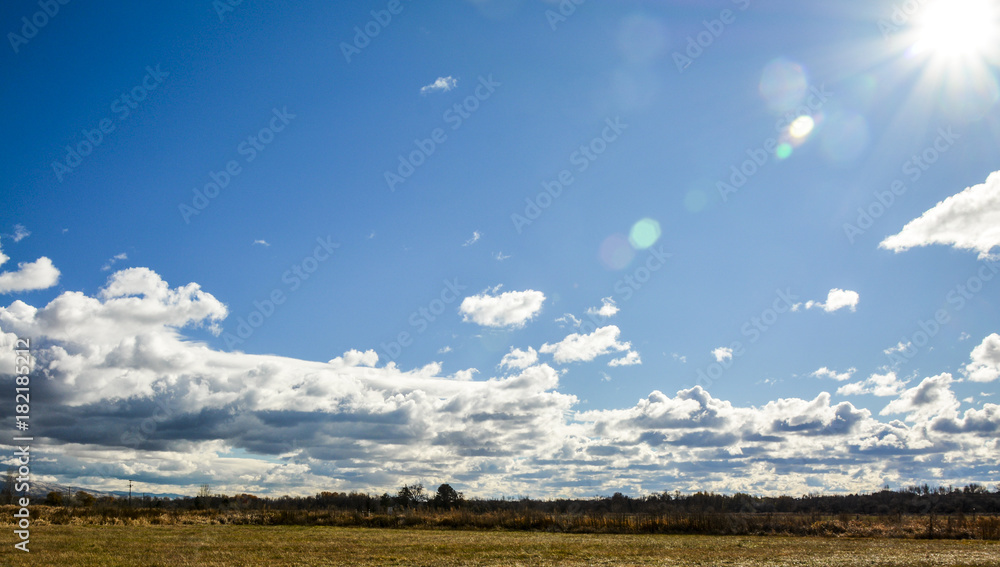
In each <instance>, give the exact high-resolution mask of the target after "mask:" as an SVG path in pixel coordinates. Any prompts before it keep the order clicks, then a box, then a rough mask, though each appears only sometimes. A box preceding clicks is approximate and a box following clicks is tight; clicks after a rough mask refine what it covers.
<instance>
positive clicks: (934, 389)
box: [879, 372, 959, 422]
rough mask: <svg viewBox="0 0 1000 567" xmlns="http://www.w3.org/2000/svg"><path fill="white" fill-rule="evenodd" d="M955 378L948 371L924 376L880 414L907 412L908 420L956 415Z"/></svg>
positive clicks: (924, 419)
mask: <svg viewBox="0 0 1000 567" xmlns="http://www.w3.org/2000/svg"><path fill="white" fill-rule="evenodd" d="M952 382H954V380H953V379H952V377H951V374H948V373H947V372H946V373H944V374H939V375H937V376H932V377H930V378H924V380H923V381H922V382H920V384H919V385H917V386H916V387H914V388H910V389H909V390H906V391H905V392H903V393H902V394H901V395H900V396H899V398H898V399H895V400H893V401H891V402H889V405H887V406H885V407H884V408H882V411H881V412H879V413H880V415H891V414H897V413H905V414H907V416H906V420H907V421H914V422H916V421H926V420H929V419H930V418H931V417H933V416H936V415H942V414H944V415H955V414H957V410H958V407H959V401H958V398H956V397H955V393H954V392H952V391H951V384H952Z"/></svg>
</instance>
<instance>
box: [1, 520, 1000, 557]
mask: <svg viewBox="0 0 1000 567" xmlns="http://www.w3.org/2000/svg"><path fill="white" fill-rule="evenodd" d="M5 539H7V540H8V541H7V543H6V545H4V546H3V548H2V549H0V565H11V566H14V565H57V566H59V567H75V566H98V565H100V566H117V565H121V566H125V565H136V566H143V567H151V566H164V567H167V566H169V567H181V566H199V567H200V566H222V565H303V566H304V565H354V566H359V567H361V566H381V565H444V566H452V565H503V566H511V567H513V566H515V565H518V566H520V565H523V566H536V565H538V566H542V565H671V566H678V567H682V566H689V565H691V566H693V565H703V566H717V565H734V566H735V565H739V566H746V567H750V566H758V565H761V566H762V565H776V566H779V565H780V566H785V565H787V566H792V565H795V566H817V567H833V566H838V567H840V566H843V567H854V566H862V565H864V566H882V565H899V566H906V567H924V566H926V567H930V566H935V567H937V566H956V567H958V566H962V567H971V566H983V567H987V566H990V567H995V566H997V565H1000V543H997V542H984V541H978V540H963V541H953V540H905V539H847V538H841V539H838V538H811V537H777V536H770V537H744V536H668V535H604V534H553V533H540V532H483V531H443V530H379V529H363V528H333V527H300V526H264V527H261V526H54V525H53V526H37V527H34V528H32V530H31V553H30V554H29V553H23V552H21V551H16V550H14V548H13V536H12V535H8V537H7V538H5Z"/></svg>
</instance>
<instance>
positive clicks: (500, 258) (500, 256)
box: [493, 252, 510, 262]
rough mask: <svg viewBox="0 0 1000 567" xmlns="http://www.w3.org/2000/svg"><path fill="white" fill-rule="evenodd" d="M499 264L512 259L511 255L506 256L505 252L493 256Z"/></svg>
mask: <svg viewBox="0 0 1000 567" xmlns="http://www.w3.org/2000/svg"><path fill="white" fill-rule="evenodd" d="M493 257H494V258H496V261H497V262H503V261H504V260H508V259H510V254H504V253H503V252H497V253H496V254H494V255H493Z"/></svg>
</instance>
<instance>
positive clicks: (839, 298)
mask: <svg viewBox="0 0 1000 567" xmlns="http://www.w3.org/2000/svg"><path fill="white" fill-rule="evenodd" d="M860 299H861V296H860V295H858V292H856V291H851V290H849V289H839V288H833V289H831V290H830V292H829V293H828V294H827V295H826V302H825V303H824V302H822V301H811V300H810V301H807V302H805V303H804V304H803V303H796V304H795V305H793V306H792V311H798V310H799V309H801V308H802V307H805V308H806V309H822V310H823V311H826V312H827V313H833V312H834V311H839V310H841V309H843V308H845V307H847V308H850V310H851V311H856V310H857V308H858V301H859V300H860Z"/></svg>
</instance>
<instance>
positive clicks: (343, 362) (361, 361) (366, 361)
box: [328, 349, 378, 368]
mask: <svg viewBox="0 0 1000 567" xmlns="http://www.w3.org/2000/svg"><path fill="white" fill-rule="evenodd" d="M328 364H332V365H334V366H367V367H369V368H372V367H374V366H375V365H376V364H378V353H376V352H375V351H374V350H371V349H369V350H366V351H364V352H361V351H360V350H355V349H351V350H349V351H347V352H345V353H344V355H343V356H338V357H337V358H334V359H333V360H331V361H330V362H329V363H328Z"/></svg>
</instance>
